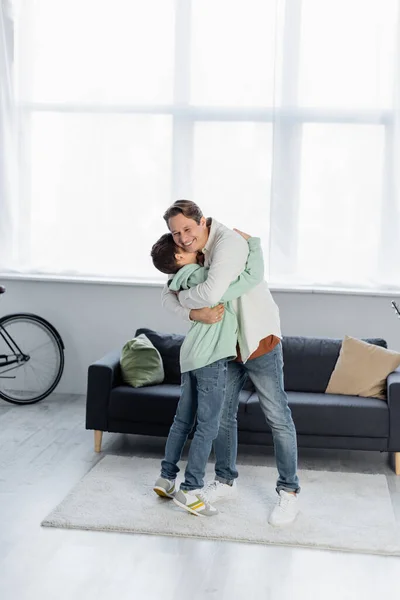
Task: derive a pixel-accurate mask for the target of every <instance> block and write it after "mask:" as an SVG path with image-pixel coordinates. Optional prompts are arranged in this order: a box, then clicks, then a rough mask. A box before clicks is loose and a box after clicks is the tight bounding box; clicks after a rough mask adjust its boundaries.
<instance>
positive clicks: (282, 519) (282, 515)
mask: <svg viewBox="0 0 400 600" xmlns="http://www.w3.org/2000/svg"><path fill="white" fill-rule="evenodd" d="M298 512H299V499H298V497H297V494H289V493H288V492H285V490H281V491H280V492H279V500H278V503H277V504H276V506H275V508H274V509H273V511H272V513H271V514H270V516H269V519H268V523H269V524H270V525H273V526H274V527H282V526H284V525H289V524H290V523H293V521H294V520H295V518H296V517H297V514H298Z"/></svg>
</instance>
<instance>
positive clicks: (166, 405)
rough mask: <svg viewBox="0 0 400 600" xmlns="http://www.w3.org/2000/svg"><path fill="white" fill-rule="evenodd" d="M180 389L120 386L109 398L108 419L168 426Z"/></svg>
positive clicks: (241, 407)
mask: <svg viewBox="0 0 400 600" xmlns="http://www.w3.org/2000/svg"><path fill="white" fill-rule="evenodd" d="M180 391H181V387H180V385H166V384H165V383H162V384H161V385H153V386H151V387H143V388H132V387H129V386H127V385H120V386H118V387H115V388H113V390H112V392H111V395H110V404H109V416H110V418H111V419H114V420H119V421H125V420H126V421H132V422H136V423H159V424H163V425H172V421H173V420H174V416H175V412H176V407H177V404H178V400H179V395H180ZM250 396H251V392H245V391H243V392H241V393H240V401H239V411H238V414H239V415H240V414H242V413H244V410H245V405H246V402H247V400H248V398H249V397H250Z"/></svg>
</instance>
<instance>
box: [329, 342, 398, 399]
mask: <svg viewBox="0 0 400 600" xmlns="http://www.w3.org/2000/svg"><path fill="white" fill-rule="evenodd" d="M399 366H400V353H399V352H393V350H386V348H381V347H380V346H375V345H374V344H368V343H367V342H362V341H361V340H357V339H355V338H352V337H349V336H347V335H346V337H345V338H344V340H343V343H342V347H341V350H340V354H339V358H338V360H337V363H336V365H335V368H334V370H333V373H332V375H331V378H330V380H329V383H328V387H327V388H326V390H325V393H326V394H346V395H349V396H365V397H367V398H382V400H385V399H386V378H387V376H388V375H389V373H391V372H392V371H394V370H395V369H397V367H399Z"/></svg>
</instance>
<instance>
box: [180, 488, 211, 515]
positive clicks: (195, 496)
mask: <svg viewBox="0 0 400 600" xmlns="http://www.w3.org/2000/svg"><path fill="white" fill-rule="evenodd" d="M203 489H204V488H203ZM203 489H199V490H179V491H178V492H177V493H176V494H175V498H174V502H175V504H177V505H178V506H180V507H181V508H184V509H185V510H187V511H188V512H190V513H192V515H198V516H199V517H214V516H215V515H217V514H218V511H217V509H216V508H214V507H213V506H211V504H210V503H209V502H208V500H207V499H206V497H205V496H204V495H203Z"/></svg>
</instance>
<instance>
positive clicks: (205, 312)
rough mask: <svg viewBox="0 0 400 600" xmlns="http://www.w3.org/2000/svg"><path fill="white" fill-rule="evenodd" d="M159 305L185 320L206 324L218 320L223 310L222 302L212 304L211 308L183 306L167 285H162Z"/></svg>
mask: <svg viewBox="0 0 400 600" xmlns="http://www.w3.org/2000/svg"><path fill="white" fill-rule="evenodd" d="M161 305H162V307H163V308H165V309H166V310H168V311H169V312H171V313H174V314H175V315H176V316H177V317H180V318H181V319H183V320H185V321H199V322H201V323H206V324H207V325H211V324H213V323H217V322H218V321H220V320H221V319H222V317H223V314H224V310H225V309H224V305H223V304H218V306H214V307H213V308H208V307H205V308H198V309H192V310H190V308H184V307H183V306H181V304H180V303H179V300H178V297H177V295H176V294H175V293H174V292H171V290H170V289H169V288H168V286H167V285H165V286H164V288H163V291H162V294H161Z"/></svg>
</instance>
